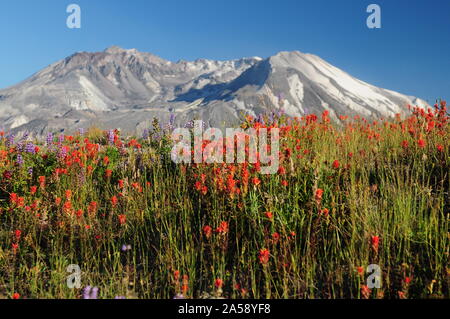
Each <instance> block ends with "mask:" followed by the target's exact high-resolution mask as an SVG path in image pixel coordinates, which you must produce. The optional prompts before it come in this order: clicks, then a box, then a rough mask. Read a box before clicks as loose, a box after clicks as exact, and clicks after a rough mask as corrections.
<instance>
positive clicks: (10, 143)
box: [6, 134, 15, 147]
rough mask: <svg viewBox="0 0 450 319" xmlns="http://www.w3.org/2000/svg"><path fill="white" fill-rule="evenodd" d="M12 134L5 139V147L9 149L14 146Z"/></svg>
mask: <svg viewBox="0 0 450 319" xmlns="http://www.w3.org/2000/svg"><path fill="white" fill-rule="evenodd" d="M14 138H15V136H14V134H9V135H8V137H7V138H6V146H8V147H11V146H13V145H14Z"/></svg>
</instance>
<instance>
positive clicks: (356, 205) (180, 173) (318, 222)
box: [0, 111, 450, 298]
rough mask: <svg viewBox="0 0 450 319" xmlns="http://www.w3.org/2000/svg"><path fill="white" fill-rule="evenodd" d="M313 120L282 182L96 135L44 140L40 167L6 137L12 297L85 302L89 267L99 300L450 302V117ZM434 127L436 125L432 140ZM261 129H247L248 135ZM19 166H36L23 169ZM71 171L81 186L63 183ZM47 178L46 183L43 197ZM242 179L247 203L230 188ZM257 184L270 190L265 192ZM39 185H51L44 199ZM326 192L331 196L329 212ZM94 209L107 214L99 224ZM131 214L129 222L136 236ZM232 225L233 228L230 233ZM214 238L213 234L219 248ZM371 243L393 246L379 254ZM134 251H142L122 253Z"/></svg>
mask: <svg viewBox="0 0 450 319" xmlns="http://www.w3.org/2000/svg"><path fill="white" fill-rule="evenodd" d="M308 119H309V120H308V123H307V121H306V119H305V118H303V119H297V120H294V119H287V118H281V119H277V123H276V124H277V125H278V126H280V127H284V128H285V130H283V134H282V135H281V136H282V137H281V140H280V152H281V153H283V154H284V155H282V156H281V165H282V166H283V167H284V168H285V171H286V173H285V174H284V175H280V174H275V175H261V174H259V173H258V172H255V171H254V165H253V164H249V165H248V166H247V168H245V167H243V166H242V165H238V164H234V165H232V164H229V165H221V164H199V165H181V164H180V165H177V164H174V163H173V162H172V161H171V160H170V154H169V151H170V148H171V145H170V140H169V138H168V136H167V135H166V136H165V137H164V138H162V139H160V138H156V137H155V136H150V137H149V138H147V139H138V140H137V141H135V142H131V145H130V144H128V142H130V141H132V140H131V139H130V138H129V139H126V140H125V139H121V138H120V137H119V138H118V139H117V140H116V143H115V144H114V145H110V144H109V142H108V137H107V134H106V132H101V131H99V130H95V131H94V130H93V131H91V132H89V133H87V134H86V136H80V135H78V134H77V135H74V136H73V137H66V140H65V141H64V142H63V143H62V144H59V143H58V142H57V141H56V140H54V141H53V145H52V146H51V147H47V146H45V145H44V144H45V143H39V142H37V141H34V142H35V143H36V144H37V145H39V147H40V150H39V152H38V153H37V154H31V153H26V152H24V151H23V152H20V147H19V146H18V144H19V138H16V141H15V143H14V144H13V145H7V144H8V141H7V138H6V136H7V133H4V134H3V135H4V137H3V138H2V139H1V140H0V296H3V297H4V298H11V297H12V295H13V294H14V293H18V294H20V296H21V298H81V296H82V289H69V288H68V287H67V284H66V279H67V277H68V276H69V275H70V274H69V273H67V272H66V269H67V267H68V266H69V265H70V264H77V265H79V266H80V267H81V269H82V276H81V280H82V286H83V287H85V286H88V285H90V286H97V287H99V295H98V297H99V298H114V297H115V296H126V297H127V298H173V297H174V296H175V295H176V294H179V293H183V294H184V296H185V297H187V298H202V297H204V298H206V297H225V298H362V297H369V298H400V297H404V298H448V297H449V263H448V262H449V246H450V245H449V240H450V238H449V211H450V209H449V207H450V206H449V204H450V203H449V196H450V195H449V178H450V177H449V171H450V165H449V164H450V157H449V156H450V153H449V124H448V117H447V116H446V115H445V113H444V112H442V111H441V112H440V113H438V112H437V111H436V113H435V114H434V117H433V118H429V117H428V118H427V117H426V113H425V115H424V116H421V115H420V114H418V115H416V116H411V117H410V118H408V119H405V120H402V121H400V120H398V119H397V120H390V121H379V122H378V123H375V124H374V123H367V122H366V121H364V120H347V121H346V124H345V125H344V126H339V127H338V126H334V125H333V124H330V123H329V122H328V121H327V118H326V117H325V119H322V120H320V119H318V120H317V121H311V117H308ZM430 121H433V122H434V123H435V124H436V126H435V127H433V128H432V129H431V130H428V131H427V125H428V123H429V122H430ZM251 125H254V121H253V120H252V119H247V121H246V122H245V123H244V124H243V127H248V126H251ZM159 133H162V132H159ZM85 139H86V140H85ZM420 139H423V140H424V141H425V142H426V145H425V147H420V145H419V143H418V141H419V140H420ZM120 141H123V145H122V146H121V145H120V144H121V143H122V142H120ZM403 141H407V142H408V147H403V146H402V142H403ZM97 143H98V149H97V147H96V146H95V144H97ZM136 143H139V144H140V145H136ZM24 144H26V143H24ZM133 145H134V146H133ZM63 146H67V155H66V156H62V155H61V148H62V147H63ZM440 146H442V148H443V149H442V150H440V149H438V147H439V148H440ZM287 148H289V149H290V151H291V154H290V155H289V156H286V154H285V150H286V149H287ZM305 151H306V152H305ZM19 153H21V154H22V156H23V159H24V163H23V164H22V165H18V164H17V163H16V159H17V154H19ZM349 153H352V156H350V155H349ZM105 156H108V158H109V163H105V162H104V157H105ZM335 160H338V161H339V168H335V167H333V162H334V161H335ZM88 166H90V167H91V168H88ZM231 166H234V169H235V171H234V172H231V170H230V168H231ZM30 167H32V168H33V173H32V175H30V174H29V172H28V168H30ZM58 168H60V169H67V174H62V175H60V176H57V175H56V173H55V172H56V169H58ZM107 170H111V172H110V174H111V176H110V177H106V176H105V175H106V173H107ZM219 170H220V171H219ZM202 174H204V177H203V179H202ZM247 175H248V183H247V182H246V176H247ZM39 176H45V177H46V182H45V187H40V183H39ZM230 176H231V177H232V178H233V180H235V181H237V182H236V183H237V184H236V185H237V187H238V188H239V193H236V192H233V191H231V188H230V187H227V179H229V178H230ZM256 176H257V177H258V178H259V179H260V180H261V183H260V184H259V185H258V186H255V185H253V184H252V178H253V177H256ZM119 180H122V181H123V184H124V186H123V188H120V185H119ZM281 181H287V182H288V186H283V185H282V184H281ZM196 182H200V183H201V184H202V185H204V186H206V187H207V193H206V194H203V193H202V192H201V191H198V190H197V189H196V187H195V184H196ZM134 183H136V184H135V185H134V186H133V184H134ZM31 186H37V191H36V193H35V194H31V193H30V188H31ZM317 189H322V190H323V191H324V193H323V197H322V199H321V200H320V201H318V200H317V199H316V198H315V193H316V190H317ZM66 190H71V191H72V196H71V198H70V205H71V207H70V209H67V206H66V209H64V204H65V203H66V202H69V200H68V199H66ZM11 193H15V194H17V196H18V197H23V201H24V202H23V205H22V204H21V203H18V204H17V203H12V202H11V201H10V196H11ZM113 196H117V198H118V203H117V205H115V206H114V205H113V204H112V202H111V198H112V197H113ZM57 198H60V199H61V202H60V203H57V202H56V200H57ZM35 201H38V204H37V205H35V206H34V207H32V205H33V203H34V202H35ZM91 202H96V203H97V209H96V211H95V212H91V213H88V210H89V209H88V207H89V204H90V203H91ZM325 208H326V209H328V210H329V213H328V214H326V213H324V212H323V211H322V210H323V209H325ZM78 210H82V214H80V213H78V215H80V216H77V211H78ZM321 211H322V212H321ZM266 212H272V214H273V218H272V219H269V218H268V217H267V216H266V214H265V213H266ZM119 215H125V216H126V222H125V223H124V224H121V223H120V220H119V217H118V216H119ZM222 222H227V223H228V231H226V232H218V231H216V230H217V228H218V227H219V226H220V224H221V223H222ZM205 226H210V227H211V228H212V232H211V234H210V236H207V235H206V234H205V231H204V227H205ZM87 227H88V228H87ZM16 230H20V231H21V235H20V238H17V236H16V235H15V231H16ZM274 233H277V234H278V236H277V235H276V234H275V235H274ZM277 237H279V238H278V239H277ZM373 237H378V238H379V245H378V247H377V248H376V247H374V246H373V245H372V240H373V239H372V238H373ZM13 244H18V247H17V248H16V249H14V248H13V246H12V245H13ZM122 245H131V249H130V250H129V251H127V252H123V251H122V250H121V247H122ZM262 249H268V250H269V252H270V257H269V260H268V263H267V264H264V263H261V260H260V258H259V257H260V256H259V254H260V251H261V250H262ZM370 264H377V265H379V266H380V268H381V271H382V285H381V288H379V289H376V288H374V289H371V290H370V292H369V295H365V296H364V294H363V292H364V288H365V287H364V285H366V278H367V277H368V276H369V275H370V274H367V273H360V272H358V267H363V268H364V269H365V268H366V267H367V266H368V265H370ZM178 273H179V275H178ZM216 279H222V280H223V285H215V283H216Z"/></svg>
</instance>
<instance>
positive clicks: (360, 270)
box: [356, 266, 364, 276]
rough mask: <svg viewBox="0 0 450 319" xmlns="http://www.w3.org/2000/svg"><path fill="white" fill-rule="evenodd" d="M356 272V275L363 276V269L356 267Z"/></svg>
mask: <svg viewBox="0 0 450 319" xmlns="http://www.w3.org/2000/svg"><path fill="white" fill-rule="evenodd" d="M356 270H357V271H358V274H360V275H361V276H362V275H364V267H361V266H359V267H356Z"/></svg>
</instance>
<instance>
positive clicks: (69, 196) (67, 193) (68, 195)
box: [66, 189, 72, 201]
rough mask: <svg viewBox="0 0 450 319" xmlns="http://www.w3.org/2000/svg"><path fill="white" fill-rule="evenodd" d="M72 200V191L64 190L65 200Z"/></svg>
mask: <svg viewBox="0 0 450 319" xmlns="http://www.w3.org/2000/svg"><path fill="white" fill-rule="evenodd" d="M71 198H72V191H71V190H70V189H68V190H66V199H67V200H68V201H70V200H71Z"/></svg>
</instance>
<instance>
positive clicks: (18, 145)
mask: <svg viewBox="0 0 450 319" xmlns="http://www.w3.org/2000/svg"><path fill="white" fill-rule="evenodd" d="M17 151H18V152H20V153H22V152H23V143H22V142H19V143H17Z"/></svg>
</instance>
